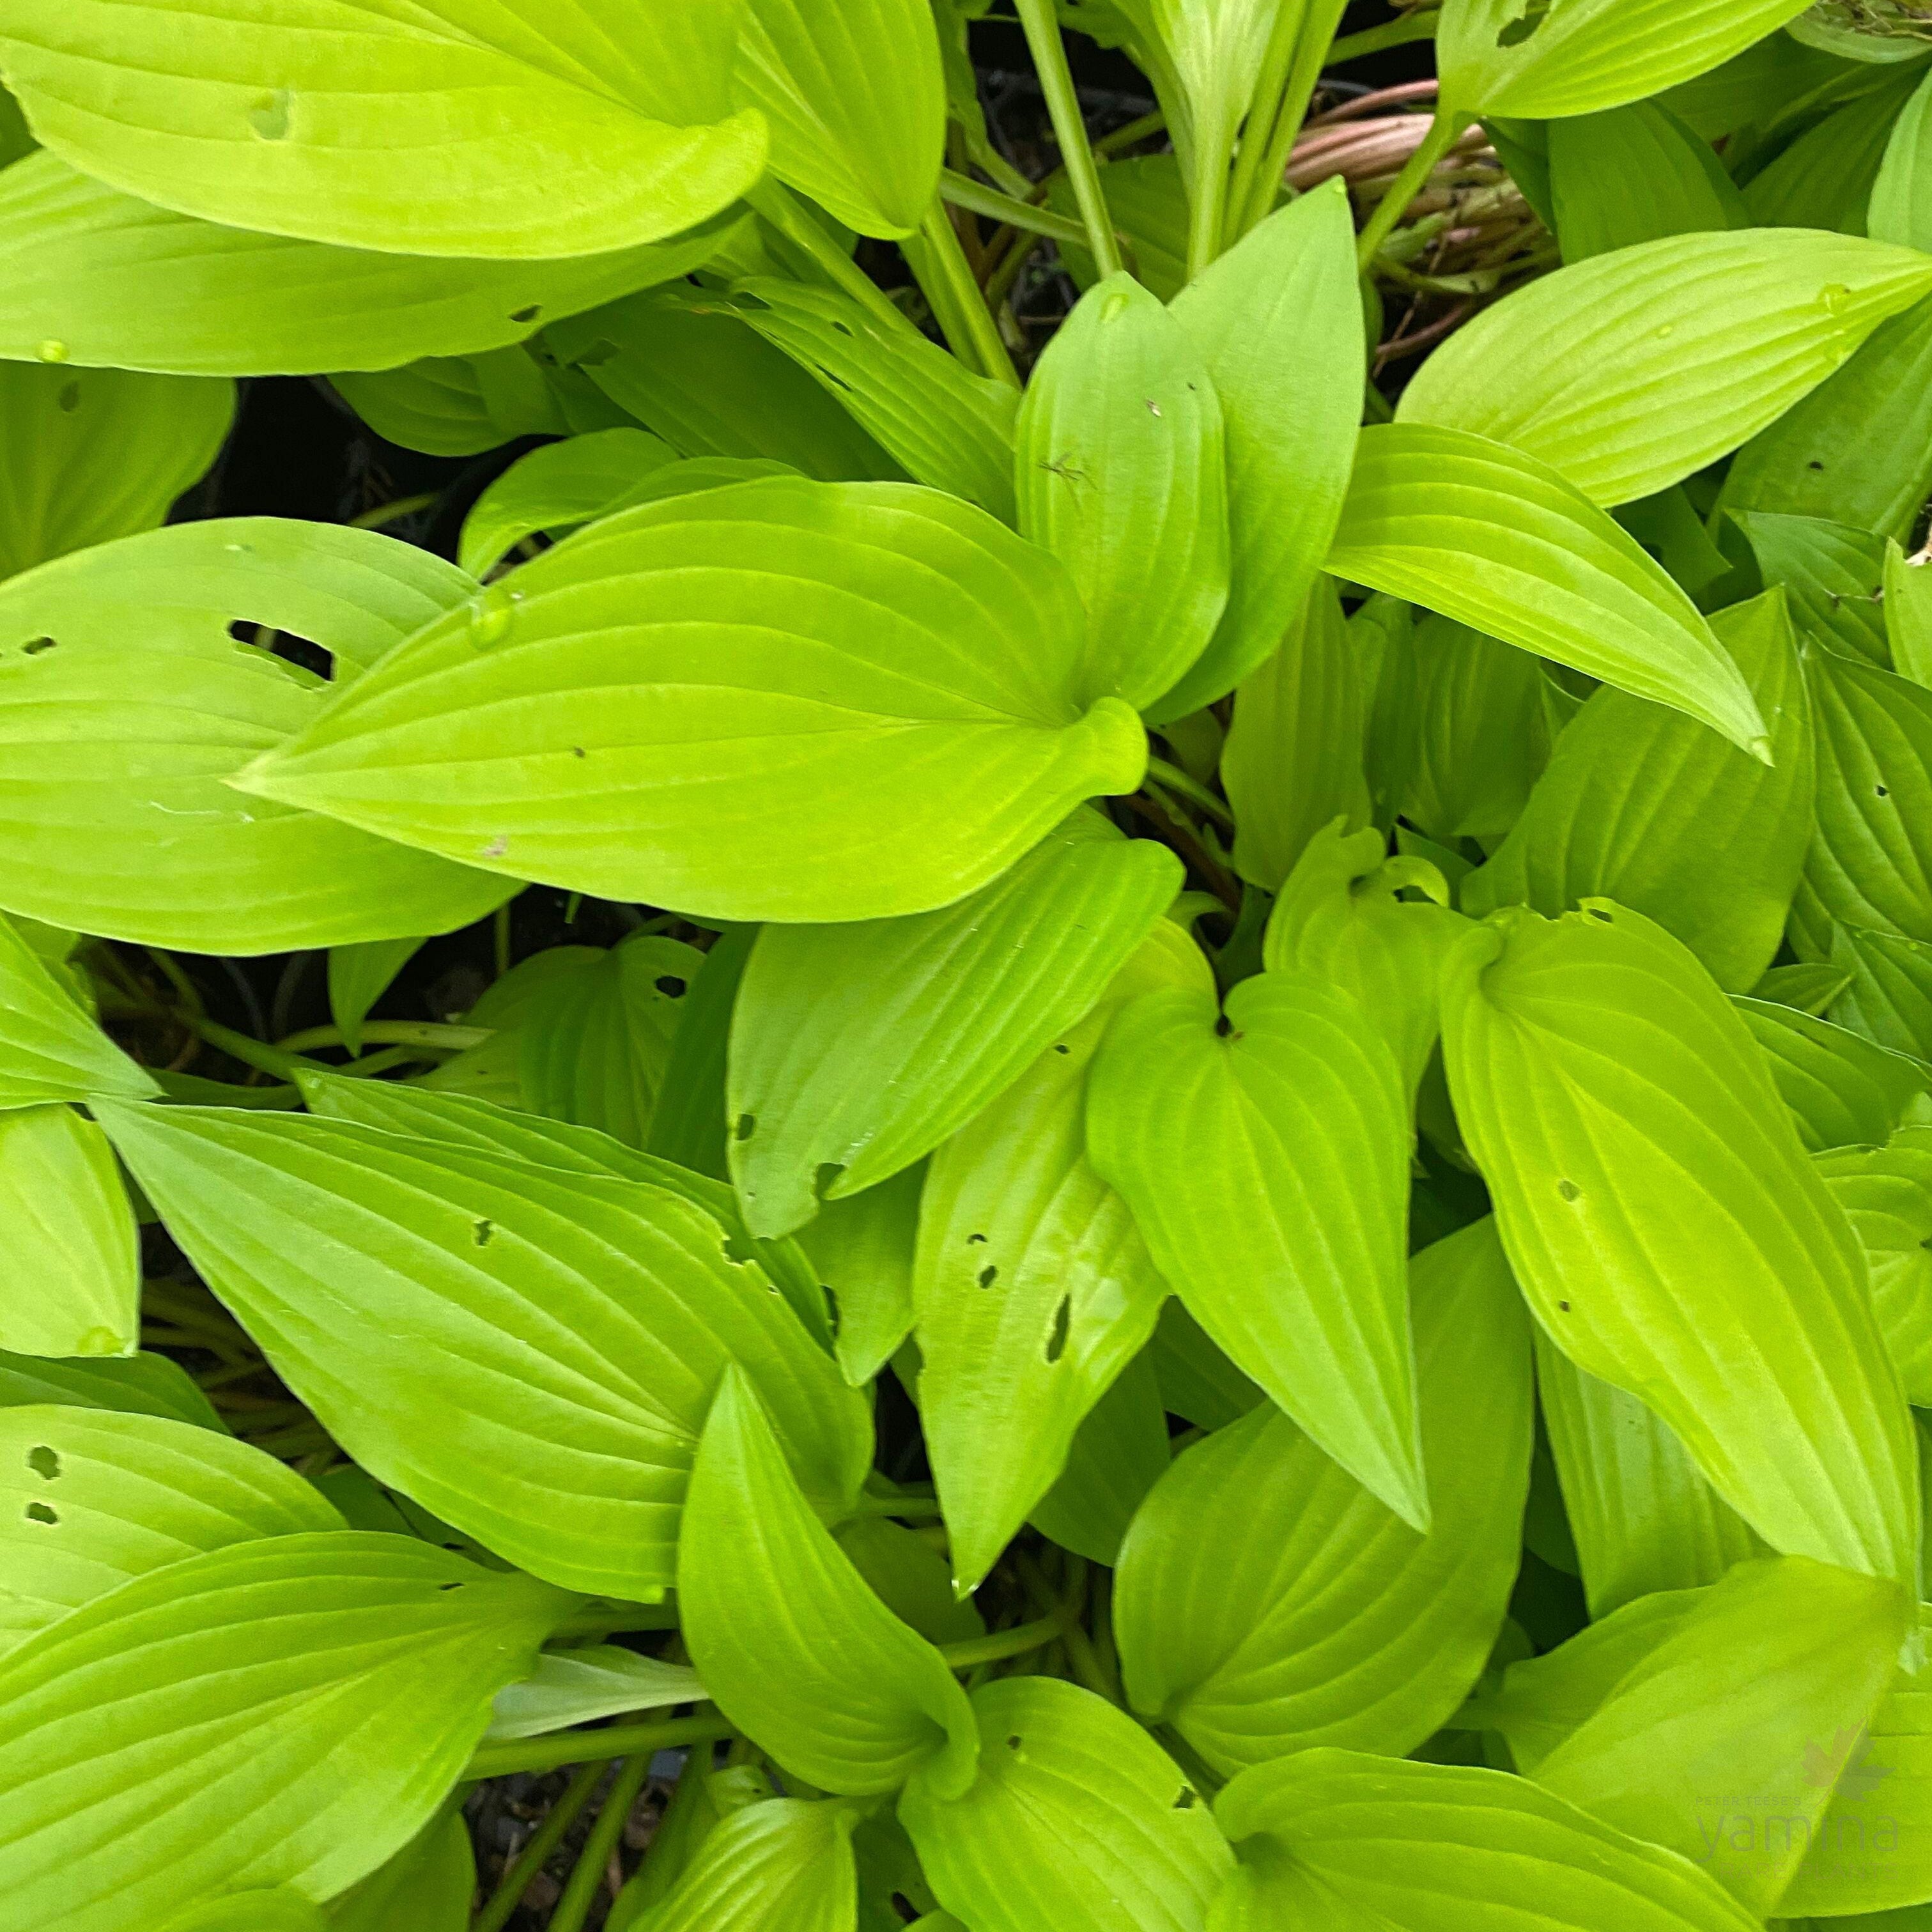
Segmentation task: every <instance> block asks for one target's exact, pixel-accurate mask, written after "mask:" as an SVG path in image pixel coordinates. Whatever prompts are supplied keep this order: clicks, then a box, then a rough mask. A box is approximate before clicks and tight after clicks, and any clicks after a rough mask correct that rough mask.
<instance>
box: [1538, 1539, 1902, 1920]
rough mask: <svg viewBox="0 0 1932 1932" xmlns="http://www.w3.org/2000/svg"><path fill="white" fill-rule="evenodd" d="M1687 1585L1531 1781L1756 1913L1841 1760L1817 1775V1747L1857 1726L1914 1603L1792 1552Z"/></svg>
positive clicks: (1797, 1850) (1890, 1670) (1886, 1673)
mask: <svg viewBox="0 0 1932 1932" xmlns="http://www.w3.org/2000/svg"><path fill="white" fill-rule="evenodd" d="M1698 1594H1699V1595H1700V1598H1701V1599H1702V1601H1700V1604H1698V1607H1697V1610H1696V1611H1695V1612H1694V1613H1693V1614H1692V1615H1691V1616H1690V1617H1689V1618H1688V1619H1686V1621H1685V1622H1683V1623H1682V1624H1681V1625H1679V1627H1678V1628H1676V1631H1673V1632H1672V1633H1671V1634H1670V1635H1668V1636H1667V1637H1665V1638H1664V1640H1663V1641H1662V1642H1661V1643H1660V1644H1659V1645H1658V1646H1657V1648H1656V1649H1654V1650H1653V1651H1652V1652H1651V1653H1650V1654H1649V1655H1648V1656H1647V1657H1646V1658H1644V1659H1643V1661H1642V1662H1641V1663H1640V1664H1637V1667H1635V1668H1634V1670H1631V1671H1630V1672H1628V1673H1627V1674H1626V1675H1625V1676H1623V1677H1622V1679H1619V1681H1618V1682H1616V1684H1615V1685H1614V1686H1613V1688H1610V1691H1609V1694H1607V1696H1606V1697H1605V1698H1604V1700H1603V1702H1602V1703H1601V1704H1600V1705H1599V1706H1598V1709H1596V1710H1595V1712H1594V1713H1592V1715H1591V1716H1590V1717H1589V1718H1588V1719H1587V1720H1586V1721H1585V1722H1584V1723H1583V1725H1582V1726H1581V1727H1580V1728H1579V1729H1578V1730H1576V1731H1574V1732H1573V1733H1571V1735H1570V1736H1568V1738H1566V1739H1565V1740H1564V1741H1563V1742H1562V1743H1561V1744H1559V1745H1558V1746H1557V1747H1556V1749H1555V1750H1554V1751H1552V1752H1551V1753H1550V1754H1549V1756H1548V1757H1545V1758H1544V1760H1543V1761H1542V1763H1541V1764H1540V1765H1539V1766H1538V1767H1537V1771H1536V1779H1537V1782H1538V1784H1542V1785H1544V1786H1545V1787H1547V1788H1548V1789H1549V1790H1552V1791H1554V1792H1556V1793H1559V1795H1560V1796H1563V1797H1565V1798H1568V1799H1570V1800H1571V1802H1573V1803H1574V1804H1577V1805H1581V1806H1583V1808H1584V1809H1585V1810H1586V1811H1590V1812H1592V1813H1594V1814H1595V1815H1596V1816H1597V1817H1599V1818H1601V1819H1603V1820H1604V1821H1605V1823H1608V1824H1610V1825H1614V1826H1617V1827H1618V1828H1619V1829H1621V1830H1623V1831H1625V1832H1629V1833H1630V1834H1631V1836H1632V1837H1633V1838H1643V1839H1647V1840H1649V1841H1650V1842H1651V1843H1653V1844H1661V1845H1664V1846H1668V1847H1669V1848H1670V1849H1672V1850H1673V1851H1676V1852H1681V1853H1682V1855H1684V1856H1685V1858H1689V1859H1691V1860H1693V1861H1695V1862H1696V1863H1697V1864H1701V1865H1702V1866H1703V1867H1704V1869H1705V1870H1706V1871H1708V1872H1709V1873H1711V1875H1712V1876H1713V1877H1714V1878H1715V1879H1717V1880H1718V1882H1720V1883H1721V1884H1722V1885H1724V1886H1725V1888H1727V1890H1728V1891H1730V1893H1731V1894H1733V1897H1736V1899H1737V1900H1738V1901H1739V1903H1741V1904H1742V1905H1744V1906H1747V1907H1748V1909H1750V1910H1751V1911H1752V1912H1756V1913H1757V1914H1760V1915H1763V1914H1766V1913H1769V1912H1772V1911H1773V1910H1775V1909H1776V1908H1777V1906H1778V1901H1779V1900H1780V1898H1781V1897H1782V1896H1783V1894H1784V1890H1785V1888H1786V1886H1787V1885H1788V1884H1789V1883H1790V1880H1791V1879H1792V1878H1793V1876H1794V1874H1795V1873H1796V1870H1797V1868H1798V1866H1799V1863H1800V1861H1802V1859H1803V1858H1804V1857H1805V1854H1806V1852H1807V1851H1808V1849H1809V1848H1810V1846H1811V1843H1812V1842H1813V1838H1814V1834H1815V1832H1817V1829H1818V1827H1819V1825H1820V1820H1821V1819H1822V1817H1823V1813H1824V1811H1825V1808H1826V1805H1827V1803H1828V1802H1829V1800H1830V1799H1831V1796H1832V1790H1833V1787H1834V1785H1835V1784H1836V1782H1837V1781H1838V1780H1837V1777H1836V1775H1835V1774H1837V1773H1838V1772H1841V1771H1842V1770H1843V1768H1844V1758H1843V1757H1842V1756H1841V1757H1840V1758H1839V1760H1838V1763H1830V1762H1829V1759H1828V1758H1827V1759H1826V1763H1827V1765H1828V1766H1829V1769H1824V1770H1823V1775H1820V1771H1821V1766H1820V1763H1819V1760H1820V1759H1821V1758H1826V1754H1827V1753H1829V1752H1830V1751H1832V1748H1833V1743H1834V1742H1835V1740H1836V1739H1838V1738H1841V1737H1855V1736H1857V1735H1858V1733H1860V1732H1861V1730H1863V1729H1864V1726H1865V1725H1866V1724H1867V1721H1869V1720H1870V1718H1871V1716H1872V1715H1873V1710H1874V1709H1875V1707H1876V1705H1877V1703H1878V1702H1879V1699H1880V1697H1882V1695H1883V1694H1884V1693H1885V1691H1886V1690H1887V1689H1888V1687H1889V1685H1890V1684H1891V1679H1892V1676H1893V1674H1894V1671H1895V1670H1896V1668H1897V1661H1898V1654H1899V1650H1900V1646H1901V1645H1903V1643H1904V1641H1905V1639H1906V1634H1907V1633H1908V1631H1911V1630H1912V1629H1913V1628H1915V1626H1916V1624H1917V1621H1918V1610H1917V1606H1916V1604H1915V1602H1914V1601H1913V1599H1912V1596H1911V1595H1910V1594H1909V1593H1908V1592H1906V1591H1905V1590H1903V1589H1900V1586H1898V1585H1897V1584H1896V1583H1891V1582H1888V1581H1885V1580H1882V1579H1879V1578H1877V1577H1862V1576H1860V1575H1858V1574H1857V1573H1855V1571H1849V1570H1841V1569H1838V1568H1834V1567H1833V1566H1832V1565H1828V1564H1823V1563H1814V1562H1811V1561H1810V1560H1809V1559H1808V1558H1805V1557H1802V1556H1787V1557H1782V1558H1778V1559H1774V1560H1772V1561H1771V1562H1757V1563H1747V1564H1743V1565H1740V1566H1739V1568H1736V1569H1735V1570H1733V1571H1731V1572H1730V1574H1729V1575H1727V1577H1725V1578H1724V1580H1722V1581H1721V1582H1720V1583H1716V1584H1715V1585H1713V1586H1712V1587H1711V1588H1710V1589H1708V1590H1706V1591H1703V1592H1699V1593H1698ZM1692 1686H1694V1687H1695V1688H1694V1690H1693V1689H1692V1688H1691V1687H1692ZM1741 1828H1742V1829H1741Z"/></svg>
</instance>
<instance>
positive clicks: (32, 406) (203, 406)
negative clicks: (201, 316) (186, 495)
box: [0, 362, 235, 577]
mask: <svg viewBox="0 0 1932 1932" xmlns="http://www.w3.org/2000/svg"><path fill="white" fill-rule="evenodd" d="M234 416H235V386H234V385H233V383H211V382H205V381H200V380H196V379H194V378H193V377H184V376H143V375H135V374H130V373H129V372H128V371H126V370H124V369H70V368H62V367H61V366H60V365H58V364H52V363H46V362H0V420H4V421H5V423H6V425H7V440H6V446H5V460H0V577H10V576H12V575H13V574H14V573H15V572H16V571H23V570H28V569H31V568H32V567H33V565H35V564H37V563H46V562H49V561H51V560H52V559H53V558H55V557H57V556H66V555H67V554H68V552H69V551H71V550H85V549H86V548H87V547H88V546H89V544H98V543H105V542H107V541H108V540H109V539H110V538H113V537H124V536H131V535H133V534H134V532H136V531H137V530H147V529H153V528H154V526H156V525H157V524H158V523H161V522H162V521H163V520H165V519H166V516H167V514H168V508H169V505H171V504H172V502H174V500H175V498H176V497H177V496H179V495H180V494H181V492H182V491H183V490H185V489H187V487H188V486H189V485H190V484H191V483H193V482H195V481H197V480H198V479H199V478H200V477H201V475H202V474H203V472H205V470H206V469H207V468H208V465H209V464H210V463H212V462H213V461H214V457H215V452H217V450H219V449H220V447H221V444H222V440H223V438H224V437H226V435H227V434H228V429H229V424H230V423H231V422H233V420H234Z"/></svg>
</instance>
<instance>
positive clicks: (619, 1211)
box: [104, 1107, 869, 1598]
mask: <svg viewBox="0 0 1932 1932" xmlns="http://www.w3.org/2000/svg"><path fill="white" fill-rule="evenodd" d="M104 1111H105V1112H107V1113H108V1114H109V1115H111V1118H108V1119H107V1126H108V1127H109V1130H110V1133H112V1134H113V1136H114V1139H115V1145H116V1147H117V1148H118V1150H119V1151H120V1154H121V1158H122V1159H123V1160H125V1161H126V1162H127V1164H128V1166H129V1168H130V1171H132V1172H133V1174H134V1175H135V1176H136V1179H138V1180H139V1182H140V1184H141V1186H142V1189H143V1190H145V1193H147V1195H148V1198H149V1199H151V1200H152V1201H153V1202H154V1204H155V1205H156V1206H157V1208H159V1209H160V1211H161V1214H162V1216H163V1219H164V1220H166V1222H167V1223H168V1226H169V1232H171V1233H172V1234H173V1235H174V1236H175V1238H176V1240H178V1241H179V1242H180V1243H181V1246H182V1247H183V1249H184V1250H185V1251H186V1252H187V1253H188V1254H189V1255H190V1256H191V1257H192V1258H193V1261H194V1262H195V1265H196V1267H197V1268H199V1271H201V1273H202V1276H203V1277H204V1279H205V1280H208V1283H210V1285H211V1286H214V1288H215V1289H216V1291H217V1293H219V1294H220V1296H221V1297H222V1298H223V1300H224V1301H226V1303H227V1304H229V1307H231V1308H232V1309H233V1310H234V1311H235V1312H236V1314H237V1316H238V1317H239V1319H241V1320H242V1321H243V1322H245V1325H247V1327H248V1331H249V1333H250V1334H251V1336H252V1337H254V1340H256V1341H257V1343H258V1344H259V1345H260V1347H261V1348H262V1349H263V1353H264V1354H265V1355H267V1356H268V1357H269V1359H270V1361H272V1363H274V1364H275V1367H276V1370H277V1373H278V1374H280V1375H281V1377H282V1379H284V1381H285V1382H287V1383H288V1385H290V1388H293V1389H294V1390H295V1391H296V1392H297V1393H298V1394H299V1395H300V1396H301V1397H302V1400H304V1401H305V1402H306V1403H308V1406H309V1407H310V1408H311V1409H313V1410H314V1412H316V1414H317V1415H318V1416H319V1417H320V1418H322V1420H323V1424H324V1426H325V1427H326V1428H327V1429H328V1430H329V1433H331V1434H332V1436H334V1437H335V1439H336V1440H337V1441H338V1442H340V1443H341V1445H343V1447H344V1448H345V1449H346V1450H347V1451H348V1452H349V1453H350V1455H352V1456H353V1457H354V1458H355V1460H356V1461H357V1462H358V1463H361V1464H362V1466H363V1467H364V1468H365V1469H368V1472H370V1474H371V1475H373V1476H374V1477H375V1478H377V1480H378V1481H381V1482H384V1483H387V1484H391V1485H392V1486H393V1487H395V1488H397V1489H399V1490H402V1491H403V1492H404V1493H405V1494H407V1495H408V1496H411V1497H413V1499H415V1500H416V1501H417V1502H420V1503H422V1505H424V1506H425V1508H428V1509H431V1510H433V1511H434V1512H435V1513H436V1514H437V1515H438V1516H440V1517H443V1518H444V1519H445V1520H447V1521H448V1522H449V1523H453V1524H455V1526H456V1527H457V1528H458V1529H460V1530H463V1531H464V1532H466V1533H468V1534H469V1535H472V1536H474V1537H475V1538H476V1539H477V1541H478V1542H479V1543H481V1544H483V1545H484V1547H486V1548H488V1549H490V1550H494V1551H496V1553H497V1554H499V1555H500V1556H506V1557H508V1559H510V1560H511V1562H516V1563H520V1564H521V1565H523V1567H524V1568H528V1569H531V1570H532V1571H536V1572H538V1573H539V1574H541V1573H547V1574H549V1575H550V1577H553V1579H555V1580H560V1581H564V1582H565V1583H568V1586H570V1587H572V1588H583V1589H589V1590H592V1591H596V1592H602V1593H604V1594H609V1595H619V1596H624V1597H630V1598H641V1597H647V1596H649V1595H651V1594H652V1593H653V1592H658V1591H660V1590H661V1589H664V1587H665V1586H667V1585H668V1584H669V1583H670V1582H671V1581H672V1580H673V1554H674V1551H675V1547H676V1537H677V1523H678V1517H679V1508H680V1505H681V1504H682V1501H683V1496H684V1490H685V1484H686V1481H687V1479H688V1473H689V1471H690V1467H691V1457H692V1455H693V1454H694V1452H695V1450H696V1447H697V1438H698V1435H699V1433H700V1430H701V1428H702V1427H703V1418H704V1415H705V1412H706V1409H707V1407H708V1406H709V1402H710V1399H711V1397H712V1392H713V1391H715V1388H716V1387H717V1385H718V1381H719V1379H721V1377H722V1376H723V1374H724V1370H725V1369H726V1367H727V1366H728V1365H729V1364H731V1363H733V1362H734V1361H735V1362H736V1363H738V1364H740V1365H742V1368H743V1370H744V1371H745V1374H746V1375H747V1376H748V1377H750V1378H751V1379H753V1380H754V1382H755V1383H756V1385H757V1388H759V1389H760V1391H761V1392H762V1394H763V1397H764V1398H765V1400H766V1402H767V1403H768V1405H769V1407H770V1409H771V1410H772V1413H773V1415H774V1416H775V1418H776V1419H777V1423H778V1427H779V1429H780V1430H781V1431H782V1433H784V1437H785V1439H786V1440H787V1443H788V1444H789V1445H790V1447H791V1448H792V1450H793V1454H795V1456H796V1458H797V1460H798V1463H799V1467H800V1469H802V1471H803V1472H805V1480H806V1481H807V1482H808V1484H809V1485H810V1487H811V1490H812V1492H813V1493H814V1495H815V1496H819V1497H821V1498H823V1499H824V1500H825V1501H826V1502H827V1503H828V1505H836V1504H838V1503H839V1502H842V1501H844V1499H847V1498H849V1496H850V1495H851V1493H853V1490H856V1487H857V1484H858V1481H859V1477H860V1475H861V1474H862V1472H863V1470H864V1468H865V1464H866V1462H867V1460H868V1456H869V1431H868V1427H867V1423H866V1418H865V1409H864V1406H863V1404H862V1402H861V1401H860V1400H859V1397H858V1395H857V1394H856V1392H855V1391H850V1390H848V1389H847V1388H845V1386H844V1383H843V1382H841V1380H840V1379H839V1376H838V1370H837V1369H836V1368H835V1367H834V1365H833V1364H832V1361H831V1360H830V1358H829V1357H828V1356H827V1355H825V1354H824V1353H823V1352H822V1351H821V1350H820V1348H819V1347H818V1346H817V1344H816V1343H814V1341H813V1340H812V1339H811V1337H810V1336H809V1335H808V1334H807V1333H806V1331H805V1330H804V1328H802V1327H801V1326H800V1325H799V1322H798V1321H797V1320H796V1318H795V1316H793V1313H792V1312H791V1310H790V1308H789V1307H787V1305H786V1304H785V1303H784V1301H783V1300H782V1299H781V1298H780V1296H779V1295H778V1294H777V1292H775V1289H773V1287H772V1284H771V1283H770V1282H769V1280H768V1278H767V1277H766V1274H764V1272H763V1270H762V1269H761V1268H759V1267H758V1266H757V1264H756V1263H755V1262H752V1261H750V1260H748V1259H747V1260H743V1261H739V1260H734V1259H732V1252H731V1251H733V1250H736V1244H735V1243H734V1242H733V1241H732V1239H731V1237H730V1234H729V1232H728V1231H727V1229H725V1228H724V1226H722V1225H721V1223H718V1221H716V1220H714V1219H713V1218H712V1217H710V1216H709V1215H708V1214H705V1213H704V1212H703V1211H702V1210H701V1209H700V1208H697V1207H694V1205H691V1202H690V1201H689V1200H688V1199H685V1198H684V1197H683V1196H680V1195H679V1194H676V1193H671V1192H670V1191H669V1190H666V1189H664V1188H662V1187H653V1186H651V1185H649V1184H646V1183H643V1182H639V1181H620V1180H616V1179H613V1178H604V1177H602V1176H599V1175H590V1174H584V1173H574V1174H569V1173H564V1172H560V1171H559V1170H557V1169H553V1168H541V1167H537V1166H528V1165H524V1164H523V1163H519V1162H517V1161H514V1160H507V1159H505V1158H504V1157H502V1156H500V1155H496V1154H488V1153H481V1152H471V1151H467V1150H465V1149H463V1148H458V1147H456V1146H452V1145H439V1144H437V1143H434V1142H426V1141H416V1140H410V1139H405V1138H404V1137H402V1136H398V1135H390V1134H384V1133H377V1132H376V1131H374V1130H371V1129H370V1128H367V1127H351V1126H349V1125H347V1124H343V1123H339V1122H336V1121H320V1120H315V1119H312V1118H307V1117H305V1116H302V1115H266V1114H259V1113H252V1112H249V1113H245V1112H242V1111H241V1110H239V1109H234V1110H229V1109H214V1108H211V1109H201V1108H187V1107H169V1108H141V1109H131V1108H118V1109H109V1110H104ZM150 1116H152V1118H150ZM399 1329H401V1330H402V1331H404V1332H407V1334H409V1336H410V1344H411V1345H410V1349H408V1350H407V1352H401V1351H398V1349H397V1348H396V1346H395V1340H394V1337H395V1334H397V1333H398V1330H399Z"/></svg>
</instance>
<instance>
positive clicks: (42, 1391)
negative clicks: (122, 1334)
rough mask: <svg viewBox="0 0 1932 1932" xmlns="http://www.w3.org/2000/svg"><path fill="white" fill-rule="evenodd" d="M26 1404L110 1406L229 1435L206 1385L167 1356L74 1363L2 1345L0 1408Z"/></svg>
mask: <svg viewBox="0 0 1932 1932" xmlns="http://www.w3.org/2000/svg"><path fill="white" fill-rule="evenodd" d="M22 1403H58V1405H60V1406H62V1407H63V1408H67V1409H105V1410H107V1411H110V1412H113V1413H114V1414H115V1415H159V1416H164V1417H166V1418H168V1419H169V1420H170V1421H175V1422H191V1423H193V1424H194V1426H195V1427H196V1428H197V1429H211V1430H216V1431H217V1432H219V1433H221V1434H223V1435H225V1434H226V1433H227V1432H228V1425H227V1424H226V1423H225V1422H223V1421H222V1420H221V1418H220V1417H219V1416H218V1415H216V1414H215V1412H214V1405H213V1404H212V1403H211V1402H210V1401H209V1400H208V1397H206V1396H205V1395H204V1394H202V1391H201V1387H200V1385H199V1383H197V1382H196V1381H195V1380H194V1379H193V1377H192V1376H190V1375H189V1373H188V1372H187V1370H185V1369H184V1368H183V1367H181V1364H179V1363H178V1362H176V1361H174V1360H172V1358H170V1357H169V1356H166V1355H128V1356H125V1357H123V1358H118V1359H110V1360H101V1359H98V1358H81V1359H79V1360H75V1361H56V1360H52V1359H50V1358H48V1357H46V1356H44V1355H10V1354H9V1353H8V1352H7V1351H6V1350H5V1349H0V1409H11V1408H13V1407H16V1406H18V1405H20V1404H22Z"/></svg>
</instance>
